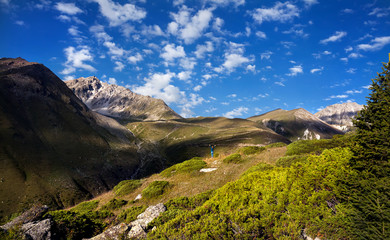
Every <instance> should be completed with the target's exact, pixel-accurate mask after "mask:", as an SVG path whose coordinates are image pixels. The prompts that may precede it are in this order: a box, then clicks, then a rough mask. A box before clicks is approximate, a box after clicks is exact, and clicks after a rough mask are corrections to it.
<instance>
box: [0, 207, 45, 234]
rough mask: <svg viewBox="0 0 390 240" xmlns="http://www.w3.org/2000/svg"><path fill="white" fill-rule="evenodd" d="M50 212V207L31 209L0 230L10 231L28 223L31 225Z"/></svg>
mask: <svg viewBox="0 0 390 240" xmlns="http://www.w3.org/2000/svg"><path fill="white" fill-rule="evenodd" d="M48 210H49V208H48V206H42V205H36V206H33V207H32V208H30V209H29V210H27V211H25V212H24V213H22V214H21V215H20V216H18V217H16V218H15V219H14V220H12V221H11V222H8V223H6V224H4V225H2V226H0V228H2V229H4V230H9V229H11V228H13V227H16V226H20V225H23V224H26V223H31V222H34V221H37V220H39V219H40V218H41V217H42V216H43V215H44V214H45V213H46V212H47V211H48Z"/></svg>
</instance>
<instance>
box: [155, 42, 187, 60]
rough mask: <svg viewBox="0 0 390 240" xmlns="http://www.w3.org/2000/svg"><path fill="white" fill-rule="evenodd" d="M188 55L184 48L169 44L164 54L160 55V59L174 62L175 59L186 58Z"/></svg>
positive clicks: (164, 49)
mask: <svg viewBox="0 0 390 240" xmlns="http://www.w3.org/2000/svg"><path fill="white" fill-rule="evenodd" d="M185 56H186V53H185V52H184V48H183V47H182V46H175V44H167V45H165V47H164V48H163V52H162V53H161V54H160V57H161V58H163V59H164V60H165V61H167V62H172V61H173V60H175V58H182V57H185Z"/></svg>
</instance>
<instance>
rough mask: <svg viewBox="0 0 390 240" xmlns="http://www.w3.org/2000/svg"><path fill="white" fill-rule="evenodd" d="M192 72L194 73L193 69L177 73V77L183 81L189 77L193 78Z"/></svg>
mask: <svg viewBox="0 0 390 240" xmlns="http://www.w3.org/2000/svg"><path fill="white" fill-rule="evenodd" d="M191 74H192V72H191V71H183V72H180V73H179V74H177V78H179V79H180V80H182V81H187V80H188V79H190V78H191Z"/></svg>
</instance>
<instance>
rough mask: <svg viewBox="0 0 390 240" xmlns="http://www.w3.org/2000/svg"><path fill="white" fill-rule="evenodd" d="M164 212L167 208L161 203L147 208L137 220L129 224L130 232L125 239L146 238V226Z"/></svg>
mask: <svg viewBox="0 0 390 240" xmlns="http://www.w3.org/2000/svg"><path fill="white" fill-rule="evenodd" d="M166 210H167V208H166V207H165V206H164V204H162V203H159V204H157V205H154V206H150V207H148V208H147V209H146V210H145V212H143V213H141V214H140V215H138V216H137V220H135V221H133V222H132V223H130V226H131V230H130V232H129V234H128V235H127V237H128V238H146V228H147V226H148V224H149V223H150V222H151V221H153V220H154V219H155V218H156V217H158V216H159V215H160V214H161V213H163V212H165V211H166Z"/></svg>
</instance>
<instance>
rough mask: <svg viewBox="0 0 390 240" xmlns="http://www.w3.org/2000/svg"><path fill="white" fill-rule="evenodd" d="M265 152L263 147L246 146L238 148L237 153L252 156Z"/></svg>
mask: <svg viewBox="0 0 390 240" xmlns="http://www.w3.org/2000/svg"><path fill="white" fill-rule="evenodd" d="M264 150H265V147H257V146H247V147H243V148H240V149H239V150H238V153H242V154H243V155H252V154H256V153H260V152H262V151H264Z"/></svg>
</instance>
